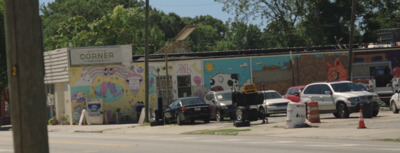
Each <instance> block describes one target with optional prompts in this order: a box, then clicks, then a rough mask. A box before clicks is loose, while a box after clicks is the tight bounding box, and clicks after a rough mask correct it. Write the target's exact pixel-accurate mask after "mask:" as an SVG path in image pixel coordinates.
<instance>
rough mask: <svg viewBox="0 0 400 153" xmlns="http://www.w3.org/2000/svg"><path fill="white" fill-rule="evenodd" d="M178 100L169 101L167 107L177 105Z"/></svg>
mask: <svg viewBox="0 0 400 153" xmlns="http://www.w3.org/2000/svg"><path fill="white" fill-rule="evenodd" d="M178 102H179V101H178V100H174V101H172V102H171V104H169V106H168V107H170V108H176V107H177V104H178Z"/></svg>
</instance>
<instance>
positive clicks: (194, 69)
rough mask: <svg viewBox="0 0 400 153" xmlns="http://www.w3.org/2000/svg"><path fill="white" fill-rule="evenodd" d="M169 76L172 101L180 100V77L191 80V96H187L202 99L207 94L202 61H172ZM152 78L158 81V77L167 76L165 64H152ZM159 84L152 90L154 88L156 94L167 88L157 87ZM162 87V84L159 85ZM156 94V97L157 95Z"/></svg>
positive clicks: (169, 65) (169, 64) (169, 63)
mask: <svg viewBox="0 0 400 153" xmlns="http://www.w3.org/2000/svg"><path fill="white" fill-rule="evenodd" d="M168 67H169V69H168V75H170V76H171V78H172V80H170V81H171V84H172V95H171V96H172V97H171V99H175V98H178V97H179V96H178V95H179V93H178V92H179V86H178V77H180V76H188V78H189V79H190V81H189V83H190V86H189V87H190V88H191V89H190V90H191V94H187V95H186V96H200V97H202V96H203V95H205V93H207V90H205V88H204V85H203V78H202V75H203V73H202V64H201V61H200V60H187V61H170V62H168ZM149 72H150V76H153V77H154V80H155V81H156V80H157V79H156V77H157V76H165V75H166V67H165V63H164V62H159V63H151V65H150V71H149ZM156 85H157V84H156V83H155V85H154V86H153V87H151V88H154V90H156V91H155V93H156V94H157V92H159V91H157V90H158V89H159V88H165V87H163V86H162V85H161V86H160V87H157V86H156ZM159 85H160V84H159ZM156 94H155V95H156Z"/></svg>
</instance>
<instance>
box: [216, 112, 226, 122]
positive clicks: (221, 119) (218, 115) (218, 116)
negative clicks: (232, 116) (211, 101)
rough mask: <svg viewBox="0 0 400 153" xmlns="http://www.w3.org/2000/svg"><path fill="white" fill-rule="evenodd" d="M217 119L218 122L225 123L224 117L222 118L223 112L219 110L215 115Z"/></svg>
mask: <svg viewBox="0 0 400 153" xmlns="http://www.w3.org/2000/svg"><path fill="white" fill-rule="evenodd" d="M215 118H216V120H217V122H220V121H223V120H224V117H222V116H221V111H220V110H217V113H216V114H215Z"/></svg>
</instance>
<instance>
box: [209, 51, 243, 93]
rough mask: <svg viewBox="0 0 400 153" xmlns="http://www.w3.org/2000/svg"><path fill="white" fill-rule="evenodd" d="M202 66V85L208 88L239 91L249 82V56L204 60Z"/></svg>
mask: <svg viewBox="0 0 400 153" xmlns="http://www.w3.org/2000/svg"><path fill="white" fill-rule="evenodd" d="M203 66H204V73H203V74H204V85H205V86H206V87H207V88H208V89H209V90H214V91H223V90H235V91H239V89H240V88H241V86H243V85H244V84H248V83H250V82H251V77H250V74H251V71H250V59H249V58H239V59H220V60H204V61H203Z"/></svg>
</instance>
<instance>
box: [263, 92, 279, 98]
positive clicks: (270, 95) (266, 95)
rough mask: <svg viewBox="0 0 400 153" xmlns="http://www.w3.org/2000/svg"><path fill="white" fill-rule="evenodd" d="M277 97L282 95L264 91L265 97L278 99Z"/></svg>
mask: <svg viewBox="0 0 400 153" xmlns="http://www.w3.org/2000/svg"><path fill="white" fill-rule="evenodd" d="M277 98H282V95H281V94H279V93H277V92H266V93H264V99H277Z"/></svg>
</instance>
